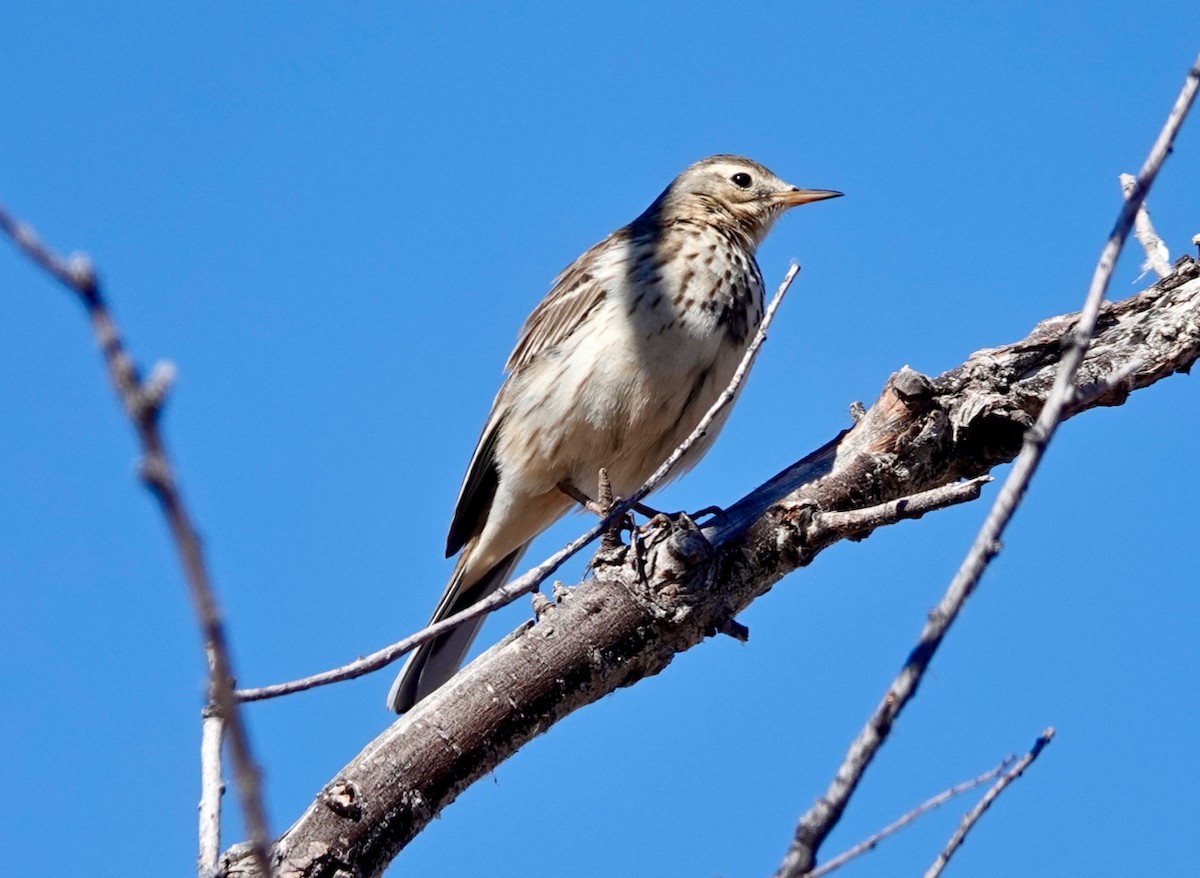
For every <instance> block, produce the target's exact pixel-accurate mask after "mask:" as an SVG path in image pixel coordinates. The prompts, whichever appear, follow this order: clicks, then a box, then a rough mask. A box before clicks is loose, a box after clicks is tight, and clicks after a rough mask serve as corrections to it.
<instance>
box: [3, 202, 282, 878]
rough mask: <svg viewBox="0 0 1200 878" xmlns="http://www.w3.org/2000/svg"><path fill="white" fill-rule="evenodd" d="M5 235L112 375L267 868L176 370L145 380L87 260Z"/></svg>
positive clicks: (262, 820) (26, 231) (12, 229)
mask: <svg viewBox="0 0 1200 878" xmlns="http://www.w3.org/2000/svg"><path fill="white" fill-rule="evenodd" d="M0 231H3V232H4V233H5V234H7V235H8V236H9V237H10V238H12V240H13V242H14V243H15V244H16V245H17V247H18V248H20V249H21V251H22V252H24V253H25V255H26V256H28V257H29V258H30V259H31V260H33V261H34V262H35V263H37V265H39V266H41V268H42V269H43V270H45V271H46V272H47V273H49V274H50V275H51V276H52V277H54V278H55V279H56V280H57V281H59V282H60V283H62V284H63V285H65V286H66V287H67V288H68V289H70V290H71V292H73V293H74V294H75V295H76V296H77V297H78V299H79V301H80V303H81V304H82V305H83V306H84V308H85V309H86V311H87V314H88V318H89V319H90V321H91V324H92V332H93V333H94V334H95V336H96V341H97V343H98V344H99V346H100V351H101V353H102V354H103V356H104V363H105V366H106V367H107V368H108V375H109V379H110V380H111V382H112V385H113V387H114V388H115V389H116V391H117V397H118V399H120V401H121V405H122V407H123V408H124V409H125V414H126V416H127V417H128V419H129V422H130V424H131V425H132V426H133V429H134V432H135V433H136V434H137V438H138V442H139V444H140V446H141V451H142V459H141V462H140V467H139V473H140V476H141V479H142V482H143V483H144V484H145V485H146V487H147V488H148V489H149V490H150V493H151V494H153V495H154V497H155V499H156V500H158V504H159V508H160V509H161V510H162V513H163V516H164V517H165V518H166V521H167V527H168V529H169V530H170V532H171V538H172V539H173V541H174V543H175V551H176V553H177V554H178V556H179V563H180V565H181V566H182V567H183V573H184V578H185V579H186V580H187V584H188V589H189V591H190V593H191V597H192V605H193V608H194V610H195V613H196V617H197V619H198V621H199V623H200V633H201V636H202V638H203V639H204V643H205V647H206V650H207V651H208V653H209V656H210V665H211V668H212V674H211V678H212V679H211V683H212V685H211V688H212V693H213V700H214V701H215V703H216V706H217V709H218V710H219V711H220V714H221V716H222V718H223V719H224V721H225V724H226V727H227V734H228V736H229V746H230V751H231V753H232V755H233V764H234V772H235V776H236V778H237V787H238V792H239V795H240V797H241V802H242V810H243V812H244V813H245V816H246V824H247V826H248V827H249V829H250V833H251V837H252V839H253V842H252V844H253V851H254V853H255V855H256V856H258V857H259V859H260V860H261V862H262V863H263V864H264V865H265V864H267V863H269V860H268V858H267V855H268V848H267V844H268V839H269V835H270V834H269V832H268V831H267V821H266V816H265V813H264V811H263V806H262V794H261V790H260V780H259V775H258V768H257V767H256V765H255V764H254V759H253V757H252V755H251V752H250V742H249V740H248V739H247V736H246V729H245V725H244V724H243V723H242V718H241V714H240V713H239V712H238V705H237V701H236V700H235V699H234V697H233V683H232V681H233V679H234V675H233V666H232V663H231V661H230V658H229V649H228V646H227V644H226V640H225V631H224V628H223V625H222V623H221V617H220V613H219V611H218V610H217V602H216V598H215V596H214V594H213V589H212V585H211V583H210V581H209V576H208V570H207V569H206V567H205V563H204V555H203V552H202V550H201V548H200V539H199V537H198V536H197V534H196V529H195V527H194V526H193V524H192V521H191V516H190V514H189V512H188V509H187V507H186V505H185V504H184V502H183V497H182V495H181V494H180V492H179V486H178V484H177V483H176V481H175V474H174V471H173V470H172V467H171V461H170V458H169V457H168V456H167V450H166V446H165V444H164V442H163V437H162V432H161V431H160V430H159V420H160V417H161V415H162V407H163V404H164V403H165V402H166V397H167V392H168V390H169V389H170V385H171V380H172V378H173V377H174V368H173V367H172V366H171V365H170V364H168V363H159V364H157V365H155V367H154V368H153V369H152V370H151V374H150V377H149V378H148V379H147V380H145V381H143V380H142V378H141V372H140V370H139V369H138V367H137V364H136V363H135V362H134V360H133V358H132V356H130V354H129V352H128V350H127V348H126V347H125V342H124V340H123V339H122V338H121V333H120V331H119V329H118V328H117V324H116V322H115V321H114V320H113V317H112V314H111V312H110V311H109V309H108V305H107V303H106V302H105V299H104V295H103V292H102V290H101V287H100V281H99V279H98V278H97V277H96V273H95V271H94V270H93V269H92V265H91V262H90V261H89V260H88V258H87V257H86V256H83V255H82V254H75V255H72V256H71V257H70V258H69V259H63V258H62V257H60V256H58V255H57V254H56V253H54V251H52V250H51V249H50V248H49V247H47V246H45V245H44V244H43V243H42V242H41V241H40V240H38V237H37V235H36V234H35V233H34V231H33V229H32V228H30V227H29V226H28V225H25V224H24V223H21V222H18V221H17V220H16V219H15V218H13V217H12V216H11V215H10V214H9V213H8V212H7V211H5V210H4V209H3V208H0Z"/></svg>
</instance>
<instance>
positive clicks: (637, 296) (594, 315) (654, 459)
mask: <svg viewBox="0 0 1200 878" xmlns="http://www.w3.org/2000/svg"><path fill="white" fill-rule="evenodd" d="M840 194H841V193H840V192H832V191H829V190H825V189H799V188H797V187H795V186H792V185H790V184H788V183H785V182H783V180H781V179H779V178H778V177H776V176H775V175H774V174H772V173H771V172H770V171H769V170H767V169H766V168H764V167H763V166H762V165H760V164H758V163H757V162H754V161H751V160H750V159H747V158H742V157H740V156H733V155H717V156H712V157H711V158H707V159H704V160H703V161H699V162H697V163H696V164H694V165H692V166H691V167H689V168H687V169H686V170H685V171H684V172H683V173H682V174H680V175H679V176H678V177H676V178H675V180H674V181H673V182H672V183H671V185H670V186H668V187H667V188H666V190H665V191H663V193H662V194H661V195H659V196H658V198H656V199H655V201H654V203H653V204H651V205H650V207H648V208H647V209H646V211H645V212H644V213H643V214H642V215H641V216H639V217H638V218H637V219H635V220H634V221H633V222H631V223H630V224H629V225H627V226H625V227H624V228H621V229H618V230H617V231H615V232H613V233H612V234H611V235H609V236H608V237H607V238H605V239H604V240H603V241H601V242H600V243H599V244H597V245H595V246H594V247H592V248H591V249H590V250H588V251H587V252H586V253H584V254H583V255H582V256H580V257H579V258H578V259H576V260H575V261H574V262H573V263H571V265H569V266H568V267H567V269H566V270H565V271H563V273H562V274H560V275H559V276H558V277H557V278H556V279H555V281H554V284H553V286H552V288H551V290H550V293H549V295H547V296H546V298H545V299H543V300H542V301H541V303H540V304H539V305H538V306H537V308H535V309H534V311H533V313H532V314H530V315H529V318H528V319H527V320H526V321H525V325H524V326H523V327H522V328H521V332H520V335H519V337H518V339H517V346H516V349H515V350H514V351H513V352H512V355H511V356H510V357H509V358H508V363H507V365H506V367H505V371H506V372H507V373H508V377H507V379H506V380H505V382H504V384H503V385H502V386H501V388H500V392H499V393H498V394H497V395H496V401H495V402H494V403H493V404H492V412H491V414H490V415H489V416H488V419H487V423H486V425H485V426H484V428H483V434H482V435H481V436H480V437H479V444H478V445H477V446H476V448H475V454H474V456H473V457H472V458H471V463H470V466H469V467H468V468H467V475H466V478H465V479H464V480H463V484H462V488H461V489H460V491H459V494H458V504H457V506H456V507H455V510H454V520H453V522H452V524H451V525H450V535H449V538H448V540H447V545H446V554H447V556H449V555H453V554H454V553H455V552H459V553H460V554H459V557H458V564H457V566H456V567H455V568H454V573H453V575H452V576H451V577H450V582H449V584H448V585H447V586H446V591H445V593H444V594H443V595H442V599H441V601H440V602H439V603H438V606H437V609H436V610H435V611H434V614H433V621H434V622H436V621H439V620H441V619H444V618H446V617H447V616H450V615H453V614H454V613H457V612H460V611H461V610H464V609H466V608H467V607H469V606H471V605H472V604H474V603H476V602H478V601H480V600H482V599H483V598H485V597H487V596H488V595H489V594H491V593H492V592H494V591H495V590H496V589H498V588H500V587H501V586H503V585H504V584H505V582H506V581H507V580H508V579H509V578H510V576H511V574H512V572H513V569H514V568H515V567H516V565H517V564H518V562H519V561H520V560H521V556H522V555H523V554H524V553H525V550H526V548H527V547H528V546H529V543H530V541H531V540H532V539H533V538H534V537H535V536H537V535H538V534H539V533H541V532H542V531H543V530H545V529H546V528H547V527H549V526H550V525H551V524H553V523H554V522H555V521H557V520H558V519H559V518H561V517H562V516H563V515H564V514H565V513H566V512H567V511H568V510H569V509H570V508H571V506H572V504H573V503H575V502H576V500H574V499H572V498H573V497H580V496H583V497H589V498H592V499H595V498H596V494H597V485H598V481H597V477H598V473H599V471H600V468H601V467H604V468H606V469H607V471H608V477H609V480H610V482H611V485H612V490H613V493H614V494H615V495H617V496H621V497H627V496H629V495H630V494H632V493H633V492H634V491H636V490H637V489H638V488H639V487H641V485H642V483H643V482H644V481H645V480H646V479H647V477H649V475H650V474H651V473H652V472H653V471H654V470H655V469H656V468H657V467H658V466H659V465H660V464H661V463H662V462H663V461H664V460H666V459H667V457H668V455H670V454H671V452H672V451H674V450H675V448H676V447H677V446H678V445H679V444H680V443H681V442H682V441H683V440H684V439H685V438H686V437H687V436H688V434H690V433H691V432H692V429H693V428H694V427H695V426H696V424H697V423H698V422H699V421H700V419H701V418H702V417H703V416H704V414H705V413H706V412H707V411H708V409H709V408H710V407H711V406H712V404H713V402H714V401H715V400H716V398H717V396H719V395H720V394H721V392H722V391H723V390H724V389H725V388H726V386H727V385H728V384H729V382H730V379H731V378H732V377H733V373H734V371H735V370H736V369H737V366H738V364H739V363H740V362H741V359H742V355H743V354H744V353H745V351H746V348H747V346H748V345H749V344H750V342H751V340H752V338H753V336H754V333H755V331H756V330H757V328H758V325H759V322H760V321H761V320H762V315H763V280H762V274H761V273H760V272H759V269H758V264H757V263H756V262H755V260H754V254H755V251H756V250H757V249H758V246H759V244H761V243H762V240H763V238H765V237H766V235H767V232H768V231H770V229H771V226H772V225H773V224H774V222H775V220H776V219H778V218H779V216H780V215H781V214H782V213H783V212H784V211H786V210H787V209H788V208H791V207H795V206H796V205H799V204H807V203H808V202H810V201H821V200H823V199H826V198H834V197H836V196H838V195H840ZM728 411H729V409H728V408H726V409H725V411H724V412H723V413H722V415H721V416H720V417H718V418H717V420H716V421H714V422H713V424H712V426H711V428H710V429H709V430H708V432H707V435H706V436H705V437H704V438H703V439H702V440H701V441H700V442H698V443H696V445H695V446H693V447H692V448H691V450H690V451H689V452H688V454H687V455H686V456H685V457H684V458H683V460H682V461H680V464H679V466H678V467H677V468H676V471H675V472H673V473H672V474H671V475H672V476H677V475H679V474H680V473H682V472H684V471H686V470H687V469H688V468H690V467H691V466H692V465H693V464H695V462H696V461H697V460H699V459H700V457H701V456H703V454H704V452H705V451H706V450H707V449H708V447H709V446H710V445H711V444H712V441H713V440H714V439H715V438H716V435H717V433H718V432H719V431H720V429H721V426H722V425H723V423H724V421H725V415H726V414H728ZM482 624H483V619H482V618H480V619H477V620H474V621H470V622H465V623H463V624H462V625H460V626H458V627H457V628H456V629H454V630H453V631H451V632H449V633H447V634H444V635H442V636H441V637H438V638H437V639H435V640H432V641H430V642H429V643H426V644H425V645H423V646H421V647H418V648H417V650H416V651H415V652H414V653H413V654H412V656H411V657H410V658H409V660H408V663H407V664H406V665H405V666H404V668H403V670H402V671H401V672H400V676H399V677H398V678H397V679H396V682H395V684H394V685H393V686H392V689H391V692H390V693H389V694H388V702H387V703H388V707H389V708H391V709H392V710H394V711H396V712H397V713H404V712H405V711H406V710H408V709H409V708H411V707H412V706H413V705H414V704H416V703H417V702H418V701H420V700H421V699H422V698H424V697H425V696H427V695H428V694H429V693H430V692H432V691H433V690H434V689H436V688H437V687H439V686H440V685H442V684H443V683H444V682H446V680H448V679H449V678H450V677H451V676H453V675H454V673H455V671H457V670H458V667H459V665H461V664H462V661H463V658H464V657H465V656H466V654H467V650H468V649H469V648H470V646H471V643H472V641H473V640H474V639H475V635H476V634H478V633H479V628H480V627H481V625H482Z"/></svg>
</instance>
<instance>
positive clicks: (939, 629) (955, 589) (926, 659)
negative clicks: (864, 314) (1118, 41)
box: [776, 59, 1200, 878]
mask: <svg viewBox="0 0 1200 878" xmlns="http://www.w3.org/2000/svg"><path fill="white" fill-rule="evenodd" d="M1198 86H1200V59H1197V62H1196V64H1195V65H1193V67H1192V69H1191V70H1189V71H1188V74H1187V78H1186V79H1185V81H1184V85H1183V88H1182V90H1181V91H1180V93H1179V97H1178V98H1177V99H1176V101H1175V105H1174V106H1173V107H1172V108H1171V112H1170V115H1169V116H1168V117H1167V121H1166V123H1165V124H1164V126H1163V128H1162V131H1161V132H1159V135H1158V138H1157V139H1156V140H1155V142H1154V146H1153V147H1152V148H1151V150H1150V154H1149V156H1148V157H1147V158H1146V161H1145V163H1144V164H1143V165H1142V169H1141V171H1140V172H1139V174H1138V178H1137V181H1136V182H1135V184H1134V186H1133V189H1132V191H1130V192H1129V194H1128V195H1127V197H1126V200H1125V202H1124V203H1123V204H1122V206H1121V211H1120V213H1119V214H1118V215H1117V221H1116V223H1115V224H1114V226H1113V229H1112V231H1111V232H1110V234H1109V236H1108V240H1107V241H1106V242H1105V245H1104V247H1103V249H1102V250H1101V253H1100V259H1099V261H1098V263H1097V265H1096V270H1095V272H1094V273H1093V276H1092V281H1091V285H1090V286H1089V288H1088V293H1087V297H1086V299H1085V301H1084V305H1083V310H1082V311H1081V313H1080V316H1079V321H1078V323H1077V324H1076V326H1075V329H1074V331H1073V332H1071V333H1070V334H1069V335H1068V339H1069V341H1068V343H1067V344H1066V346H1065V349H1064V350H1063V353H1062V358H1061V360H1060V362H1059V368H1058V372H1057V374H1056V375H1055V380H1054V386H1053V387H1052V388H1051V390H1050V393H1049V394H1048V395H1047V398H1046V401H1045V404H1044V405H1043V407H1042V410H1041V413H1040V414H1039V415H1038V418H1037V420H1036V421H1035V422H1034V424H1033V426H1032V427H1030V428H1029V430H1028V431H1026V434H1025V439H1024V443H1023V445H1022V448H1021V452H1020V454H1018V455H1017V459H1016V462H1015V463H1014V464H1013V468H1012V470H1011V472H1010V473H1009V475H1008V478H1007V479H1005V482H1004V486H1003V487H1002V488H1001V490H1000V492H999V494H998V495H997V497H996V500H995V502H994V503H993V504H992V508H991V510H990V511H989V513H988V516H987V518H986V519H985V521H984V523H983V526H982V527H981V528H980V530H979V533H978V534H977V535H976V537H975V540H974V542H973V543H972V545H971V548H970V550H969V551H968V553H967V556H966V558H965V559H964V560H963V563H962V565H961V566H960V567H959V569H958V572H957V573H956V574H955V576H954V578H953V580H952V581H951V583H950V586H949V588H948V589H947V591H946V594H945V596H944V597H943V598H942V600H941V602H940V603H939V604H938V606H937V608H936V609H934V611H933V612H931V613H930V614H929V619H928V621H927V622H926V624H925V627H924V630H923V631H922V632H921V637H920V639H919V640H918V642H917V645H916V646H915V647H914V649H913V650H912V652H911V653H910V654H909V657H908V660H907V661H906V662H905V664H904V667H903V668H902V669H901V671H900V673H899V674H898V675H897V677H896V679H895V680H893V681H892V684H891V686H890V687H889V688H888V691H887V693H886V694H885V695H884V697H883V700H882V701H881V702H880V703H879V705H878V707H876V709H875V711H874V712H873V713H872V715H871V717H870V718H869V719H868V720H867V722H866V724H865V725H864V726H863V728H862V731H860V732H859V734H858V737H857V738H856V739H855V740H854V742H853V743H852V744H851V745H850V749H849V751H848V752H847V754H846V757H845V759H844V760H843V762H842V764H841V766H840V767H839V768H838V771H837V774H836V776H835V777H834V779H833V782H832V783H831V784H830V785H829V788H828V789H827V790H826V792H825V794H824V796H822V797H821V798H820V799H819V800H818V801H817V802H816V804H814V805H813V807H812V808H810V809H809V810H808V811H807V812H806V813H805V814H804V816H803V817H802V818H801V819H800V822H799V824H798V825H797V827H796V832H795V836H794V838H793V840H792V843H791V845H790V847H789V849H788V852H787V854H786V856H785V857H784V860H783V863H782V864H781V865H780V867H779V870H778V871H777V872H776V878H795V876H800V875H804V874H805V873H806V872H809V871H811V870H812V868H813V866H814V865H815V863H816V856H817V852H818V850H819V849H820V847H821V844H822V843H823V842H824V841H825V839H826V838H827V837H828V836H829V833H830V832H831V831H832V830H833V827H834V826H836V825H837V822H838V820H840V819H841V816H842V814H843V812H844V811H845V809H846V805H847V803H848V802H849V800H850V797H851V796H852V795H853V793H854V790H855V789H856V788H857V787H858V784H859V783H860V781H861V780H862V777H863V775H864V774H865V772H866V770H867V767H868V766H869V765H870V764H871V761H872V760H873V759H874V758H875V755H876V754H877V753H878V752H879V748H880V747H882V746H883V742H884V741H885V740H886V739H887V736H888V734H889V733H890V732H891V728H892V725H893V724H894V723H895V721H896V718H897V717H898V716H899V715H900V712H901V711H902V710H903V709H904V706H905V705H906V704H907V703H908V702H909V700H911V699H912V697H913V695H914V694H915V693H916V691H917V687H918V685H919V684H920V682H921V679H922V678H923V676H924V674H925V671H926V669H927V668H928V667H929V663H930V662H931V661H932V659H933V656H934V654H935V653H936V652H937V649H938V647H939V646H940V645H941V643H942V640H943V638H944V637H945V636H946V632H947V631H948V630H949V629H950V626H951V625H952V624H953V623H954V620H955V619H956V618H957V617H958V614H959V612H960V611H961V610H962V608H963V605H964V604H965V603H966V601H967V598H969V597H970V596H971V593H972V592H974V590H975V587H976V586H977V585H978V584H979V579H980V577H981V576H982V575H983V571H984V570H985V569H986V568H987V565H988V564H989V563H990V561H991V559H992V558H994V557H995V556H996V554H997V553H998V552H999V551H1000V537H1001V535H1002V534H1003V532H1004V529H1005V527H1006V526H1007V525H1008V522H1009V520H1010V519H1011V518H1012V515H1013V512H1014V511H1015V510H1016V507H1017V505H1018V504H1019V503H1020V501H1021V498H1022V497H1024V495H1025V491H1026V490H1027V489H1028V487H1029V481H1030V479H1031V478H1032V477H1033V474H1034V472H1035V471H1036V470H1037V467H1038V464H1039V463H1040V462H1041V459H1042V455H1043V454H1044V452H1045V449H1046V445H1047V443H1048V442H1049V441H1050V439H1051V437H1052V436H1053V435H1054V431H1055V430H1056V429H1057V427H1058V424H1059V422H1060V421H1061V419H1062V416H1063V414H1064V413H1065V412H1066V411H1067V409H1068V408H1069V406H1070V405H1071V404H1072V403H1073V402H1075V401H1076V399H1077V397H1076V393H1075V390H1074V388H1073V384H1074V379H1075V375H1076V373H1077V372H1078V370H1079V365H1080V363H1081V362H1082V361H1083V358H1084V355H1085V354H1086V353H1087V349H1088V346H1089V345H1090V343H1091V339H1092V335H1093V334H1094V333H1095V329H1096V320H1097V318H1098V317H1099V314H1100V306H1101V304H1102V303H1103V300H1104V293H1105V290H1106V289H1107V288H1108V283H1109V280H1110V278H1111V277H1112V272H1113V268H1114V266H1115V265H1116V260H1117V255H1118V254H1119V253H1120V252H1121V248H1122V247H1123V246H1124V244H1125V241H1126V239H1127V238H1128V237H1129V232H1130V229H1131V228H1132V227H1133V223H1134V219H1135V217H1136V216H1137V212H1138V209H1139V208H1140V207H1141V206H1142V203H1143V201H1144V200H1145V197H1146V193H1147V192H1149V190H1150V187H1151V185H1153V183H1154V180H1155V178H1156V177H1157V176H1158V171H1159V168H1161V167H1162V163H1163V161H1164V160H1165V159H1166V157H1167V155H1168V153H1169V152H1170V150H1171V144H1172V143H1173V142H1174V140H1175V136H1176V134H1178V132H1179V128H1180V126H1181V125H1182V124H1183V120H1184V119H1185V118H1186V116H1187V113H1188V110H1189V109H1190V108H1191V106H1192V103H1193V102H1194V100H1195V98H1196V91H1197V87H1198Z"/></svg>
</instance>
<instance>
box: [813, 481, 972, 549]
mask: <svg viewBox="0 0 1200 878" xmlns="http://www.w3.org/2000/svg"><path fill="white" fill-rule="evenodd" d="M990 481H992V477H991V476H976V477H975V478H973V479H969V480H967V481H965V482H955V483H954V484H951V485H942V486H941V487H938V488H930V489H929V490H928V491H921V492H919V493H917V494H912V495H911V496H908V497H901V498H900V499H899V500H889V501H888V502H886V503H879V504H877V505H875V506H867V507H865V508H863V509H851V510H848V511H846V512H820V513H818V514H817V515H815V516H813V521H812V524H811V525H810V526H809V529H808V533H807V534H806V536H805V543H806V544H811V543H812V542H813V541H814V540H816V539H818V536H817V535H818V534H819V533H822V532H828V533H830V534H834V535H836V536H837V537H839V538H841V537H845V536H849V535H853V534H859V533H862V532H863V531H869V530H874V529H875V528H877V527H884V526H886V525H889V524H895V523H896V522H898V521H903V520H905V519H910V518H920V517H921V516H922V515H924V514H925V513H927V512H935V511H937V510H938V509H945V508H946V507H947V506H954V505H956V504H958V503H966V502H969V501H971V500H975V499H977V498H978V497H979V494H980V492H981V491H982V490H983V486H984V485H986V484H987V483H988V482H990Z"/></svg>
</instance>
